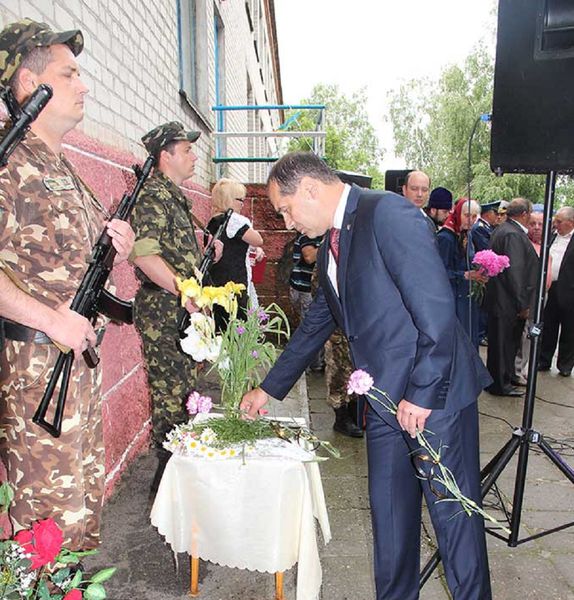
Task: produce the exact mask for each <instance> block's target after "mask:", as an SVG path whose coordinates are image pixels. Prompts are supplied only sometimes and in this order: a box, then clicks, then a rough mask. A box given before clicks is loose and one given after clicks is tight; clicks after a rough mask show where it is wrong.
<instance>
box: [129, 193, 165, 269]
mask: <svg viewBox="0 0 574 600" xmlns="http://www.w3.org/2000/svg"><path fill="white" fill-rule="evenodd" d="M131 225H132V229H133V230H134V233H135V234H136V241H135V244H134V249H133V251H132V254H131V258H137V257H138V256H151V255H153V254H161V237H162V235H163V232H164V231H165V229H166V226H167V216H166V211H165V207H164V203H163V202H162V201H161V198H159V197H158V196H157V195H156V194H155V193H154V191H153V190H150V189H145V188H144V190H143V191H142V192H141V194H140V197H139V198H138V201H137V203H136V206H135V208H134V212H133V214H132V220H131Z"/></svg>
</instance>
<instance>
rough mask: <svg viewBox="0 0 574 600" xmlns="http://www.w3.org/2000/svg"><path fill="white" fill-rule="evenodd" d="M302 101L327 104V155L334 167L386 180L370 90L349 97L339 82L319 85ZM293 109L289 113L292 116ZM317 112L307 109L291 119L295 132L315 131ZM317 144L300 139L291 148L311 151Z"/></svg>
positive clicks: (363, 89)
mask: <svg viewBox="0 0 574 600" xmlns="http://www.w3.org/2000/svg"><path fill="white" fill-rule="evenodd" d="M301 103H302V104H324V105H325V106H326V107H327V109H326V113H325V122H326V127H325V132H326V134H327V138H326V141H325V158H326V160H327V163H328V164H329V166H330V167H332V168H333V169H342V170H345V171H354V172H358V173H366V174H368V175H370V176H371V177H373V179H374V180H375V181H381V182H382V180H383V175H382V173H381V172H380V170H379V168H378V164H379V163H380V161H381V160H382V158H383V154H384V152H383V150H382V148H381V147H380V144H379V140H378V137H377V134H376V131H375V128H374V127H373V125H372V124H371V122H370V121H369V117H368V114H367V108H366V107H367V92H366V89H365V88H362V89H361V90H359V91H357V92H355V93H353V94H351V95H350V96H347V95H346V94H345V93H344V92H341V91H340V90H339V88H338V86H336V85H325V84H318V85H316V86H315V87H314V88H313V91H312V92H311V96H310V97H309V98H304V99H302V100H301ZM292 115H293V111H292V112H291V114H288V116H289V117H290V116H292ZM316 117H317V116H316V115H315V114H312V113H311V111H304V112H303V113H302V114H301V115H300V116H297V118H296V119H294V120H293V122H291V124H290V126H289V130H291V131H313V130H315V129H316V127H315V120H316ZM312 147H313V142H312V140H311V139H310V138H298V139H294V140H292V142H291V143H290V144H289V150H290V151H293V150H302V151H308V150H311V149H312Z"/></svg>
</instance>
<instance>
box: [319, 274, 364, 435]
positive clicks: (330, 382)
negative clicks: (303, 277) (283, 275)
mask: <svg viewBox="0 0 574 600" xmlns="http://www.w3.org/2000/svg"><path fill="white" fill-rule="evenodd" d="M311 285H312V293H313V296H315V292H316V291H317V286H318V285H319V277H318V274H317V269H315V271H314V272H313V276H312V278H311ZM353 371H354V368H353V363H352V362H351V351H350V349H349V342H347V338H346V337H345V334H344V333H343V332H342V331H341V329H335V331H334V332H333V333H332V334H331V337H330V338H329V339H328V340H327V341H326V342H325V380H326V384H327V404H329V406H331V407H332V408H333V410H334V411H335V423H334V424H333V429H334V430H335V431H338V432H339V433H342V434H343V435H347V436H349V437H363V430H362V428H361V427H358V426H357V424H356V423H355V420H354V415H353V413H354V411H355V408H356V398H355V397H354V395H353V396H349V395H348V394H347V381H348V380H349V377H350V376H351V373H352V372H353Z"/></svg>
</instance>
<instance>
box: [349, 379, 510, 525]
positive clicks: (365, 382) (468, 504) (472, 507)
mask: <svg viewBox="0 0 574 600" xmlns="http://www.w3.org/2000/svg"><path fill="white" fill-rule="evenodd" d="M373 384H374V380H373V378H372V377H371V376H370V375H369V374H368V373H367V372H366V371H363V370H361V369H357V370H356V371H354V372H353V373H352V374H351V377H350V378H349V381H348V383H347V393H348V394H349V395H350V394H359V395H366V396H368V397H369V398H371V399H372V400H374V401H375V402H377V403H379V404H380V405H381V406H382V407H383V408H384V409H385V410H386V411H387V412H389V413H391V414H393V415H396V414H397V405H396V404H395V403H394V402H393V401H392V400H391V398H390V397H389V395H388V394H387V393H386V392H383V391H382V390H380V389H379V388H377V387H374V385H373ZM425 434H429V435H433V433H432V431H429V430H428V429H425V430H424V431H418V429H417V435H416V438H417V442H418V443H419V445H420V451H419V452H414V453H413V463H414V465H415V468H416V470H417V473H418V475H419V477H421V478H423V479H426V480H427V481H428V482H429V485H430V489H431V490H432V492H433V494H434V495H435V496H436V497H437V502H452V501H455V502H458V503H459V504H460V506H461V508H462V510H464V512H465V513H466V514H467V515H468V516H471V515H473V514H478V515H480V516H482V517H483V518H484V519H486V520H488V521H491V522H492V523H495V524H496V525H498V526H499V527H501V528H502V529H503V530H504V531H505V532H506V533H508V534H510V530H509V529H508V528H507V527H505V526H504V525H502V524H501V523H499V522H498V521H497V520H496V519H495V518H494V517H492V516H490V515H489V514H488V513H487V512H485V511H484V510H483V509H482V508H481V507H480V506H479V505H478V504H477V503H476V502H475V501H474V500H472V499H471V498H468V497H467V496H465V495H464V494H463V493H462V492H461V491H460V488H459V487H458V484H457V482H456V479H455V477H454V475H453V474H452V471H451V470H450V469H449V468H448V467H447V466H446V465H444V463H443V462H442V461H441V458H442V452H443V450H446V448H447V446H443V445H442V444H439V445H438V448H436V449H435V448H434V447H433V445H432V444H431V443H430V441H429V439H428V437H427V435H425ZM425 466H426V468H425ZM437 484H439V485H441V486H442V487H443V488H444V490H445V492H444V493H443V492H441V491H439V490H438V489H437V487H436V486H437Z"/></svg>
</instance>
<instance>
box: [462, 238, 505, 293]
mask: <svg viewBox="0 0 574 600" xmlns="http://www.w3.org/2000/svg"><path fill="white" fill-rule="evenodd" d="M472 265H473V267H474V268H475V269H476V270H477V271H478V272H479V273H481V274H482V275H485V276H486V277H496V276H497V275H500V273H502V271H504V269H507V268H508V267H509V266H510V259H509V258H508V256H506V255H504V254H496V252H493V251H492V250H481V251H480V252H477V253H476V254H475V255H474V258H473V259H472ZM485 288H486V283H483V282H481V281H477V280H476V279H472V280H471V281H470V295H471V297H472V298H474V299H475V300H476V301H477V302H481V301H482V297H483V296H484V290H485Z"/></svg>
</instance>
